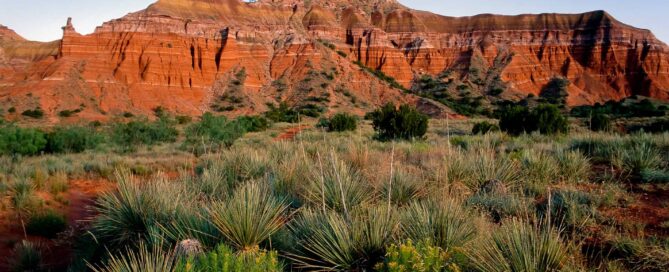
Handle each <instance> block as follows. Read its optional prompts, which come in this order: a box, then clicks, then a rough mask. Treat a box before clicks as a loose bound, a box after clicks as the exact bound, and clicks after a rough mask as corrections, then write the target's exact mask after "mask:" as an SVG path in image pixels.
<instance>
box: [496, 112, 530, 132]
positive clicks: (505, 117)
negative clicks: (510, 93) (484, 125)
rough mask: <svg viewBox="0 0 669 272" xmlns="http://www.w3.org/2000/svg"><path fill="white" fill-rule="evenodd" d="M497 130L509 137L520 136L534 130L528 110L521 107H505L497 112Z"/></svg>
mask: <svg viewBox="0 0 669 272" xmlns="http://www.w3.org/2000/svg"><path fill="white" fill-rule="evenodd" d="M498 115H499V128H500V129H501V130H502V131H504V132H506V133H509V134H511V135H520V134H523V133H526V132H531V131H533V130H535V128H534V124H533V122H532V120H531V118H530V110H529V108H527V107H523V106H517V105H516V106H506V107H504V108H502V109H500V110H499V113H498Z"/></svg>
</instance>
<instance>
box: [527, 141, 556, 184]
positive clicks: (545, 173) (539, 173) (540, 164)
mask: <svg viewBox="0 0 669 272" xmlns="http://www.w3.org/2000/svg"><path fill="white" fill-rule="evenodd" d="M559 171H560V169H559V168H558V163H557V162H556V161H555V159H553V157H552V156H550V155H549V154H547V153H546V152H543V151H534V150H533V149H530V150H526V151H525V152H524V153H523V157H522V173H523V174H522V176H523V179H525V180H526V181H527V182H530V183H540V184H546V183H553V182H557V181H558V174H559Z"/></svg>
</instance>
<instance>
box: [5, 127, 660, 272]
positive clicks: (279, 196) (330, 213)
mask: <svg viewBox="0 0 669 272" xmlns="http://www.w3.org/2000/svg"><path fill="white" fill-rule="evenodd" d="M474 123H475V122H474V121H456V122H453V121H451V123H450V124H448V125H447V124H446V122H445V121H438V120H432V121H431V123H430V130H429V131H428V134H427V137H426V139H425V140H423V141H415V142H409V141H396V142H392V141H389V142H380V141H377V140H375V139H374V132H373V130H372V128H371V126H370V124H367V123H363V124H362V125H361V126H360V127H359V128H358V129H357V130H356V131H352V132H343V133H327V132H324V131H321V130H319V129H316V128H307V129H304V130H299V129H297V130H291V129H292V128H294V127H295V126H296V125H288V124H277V125H275V126H274V127H273V128H271V129H269V130H267V131H263V132H257V133H249V134H246V135H245V136H243V137H242V138H241V139H239V140H237V141H235V142H234V144H232V146H230V147H229V148H227V149H222V151H217V152H214V153H211V152H205V153H204V154H203V155H201V156H195V155H193V154H192V153H191V152H186V151H183V149H181V148H179V147H180V146H181V143H180V142H179V141H180V140H177V141H176V142H174V143H165V144H160V145H157V146H153V147H145V146H143V147H140V148H138V149H137V150H134V151H133V152H132V153H116V152H107V151H106V150H104V149H101V150H93V151H91V150H89V151H86V152H84V153H80V154H64V155H57V156H56V155H43V156H37V157H25V158H11V157H0V193H2V195H3V196H5V197H4V198H3V200H2V206H1V207H0V208H1V209H0V215H1V216H2V218H1V219H2V222H3V224H4V225H6V227H3V229H2V230H1V231H2V232H0V236H1V237H2V239H3V241H2V242H3V247H4V248H9V250H6V251H3V252H0V256H9V257H8V258H7V262H6V263H5V264H3V265H5V266H3V267H7V268H9V269H13V270H15V271H26V270H32V271H49V270H51V271H62V270H65V269H69V270H70V271H86V270H94V271H291V270H309V271H312V270H317V271H342V270H344V271H584V270H585V271H667V270H669V165H668V163H667V162H668V161H669V134H655V135H651V134H633V135H614V134H606V133H592V132H579V131H581V130H579V129H574V130H572V131H575V132H572V133H571V134H569V135H562V136H542V135H538V134H533V135H521V136H518V137H511V136H508V135H506V134H504V133H489V134H486V135H478V136H473V135H469V132H470V131H471V128H472V126H473V124H474ZM289 130H290V131H291V133H290V135H288V137H285V135H283V134H284V132H286V131H289ZM583 131H584V130H583ZM93 188H96V189H95V190H93ZM82 195H83V196H85V197H84V198H81V197H80V196H82ZM82 199H83V200H82ZM86 205H89V206H88V208H86V209H81V207H80V206H86ZM45 211H48V212H45ZM24 231H25V233H24ZM3 254H6V255H3Z"/></svg>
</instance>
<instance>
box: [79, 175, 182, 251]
mask: <svg viewBox="0 0 669 272" xmlns="http://www.w3.org/2000/svg"><path fill="white" fill-rule="evenodd" d="M117 180H118V191H117V192H112V193H107V194H104V195H103V196H101V197H100V198H98V200H97V202H96V206H95V211H96V212H97V213H98V214H99V215H98V216H97V217H96V218H95V219H94V220H93V226H92V228H93V233H94V234H96V235H98V236H99V237H100V238H103V239H105V240H108V241H110V242H111V244H112V245H114V246H127V245H129V244H137V243H138V242H141V241H142V240H144V239H147V238H149V235H150V234H151V232H153V233H154V234H155V231H157V229H158V226H159V225H161V224H167V223H168V222H171V221H173V220H175V219H176V218H179V217H180V216H181V215H183V214H186V213H188V209H189V207H191V201H192V200H191V197H190V196H189V194H188V193H187V192H186V191H185V190H184V187H181V186H179V185H177V184H172V183H170V182H168V181H166V180H162V179H158V180H155V181H150V182H146V183H143V184H139V183H137V182H135V181H134V177H133V176H132V175H131V174H129V173H124V172H118V173H117Z"/></svg>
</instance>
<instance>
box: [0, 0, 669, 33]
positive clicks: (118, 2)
mask: <svg viewBox="0 0 669 272" xmlns="http://www.w3.org/2000/svg"><path fill="white" fill-rule="evenodd" d="M152 2H155V0H0V7H2V8H1V9H0V24H3V25H6V26H9V27H10V28H12V29H14V30H15V31H16V32H18V33H19V34H20V35H22V36H24V37H25V38H27V39H31V40H40V41H50V40H56V39H60V37H61V29H60V27H61V26H63V25H64V24H65V21H66V19H67V17H73V20H74V26H75V28H76V29H77V30H78V31H79V32H80V33H83V34H87V33H90V32H92V31H93V30H94V29H95V27H96V26H98V25H100V24H101V23H102V22H104V21H108V20H110V19H114V18H118V17H121V16H123V15H125V14H126V13H128V12H132V11H137V10H141V9H143V8H145V7H146V6H148V5H149V4H150V3H152ZM400 2H402V3H403V4H405V5H407V6H409V7H411V8H415V9H421V10H429V11H432V12H435V13H439V14H443V15H448V16H468V15H475V14H480V13H496V14H520V13H542V12H559V13H577V12H585V11H592V10H606V11H608V12H610V13H611V14H612V15H613V16H615V17H616V18H617V19H618V20H620V21H622V22H624V23H627V24H630V25H633V26H636V27H641V28H647V29H650V30H652V31H653V32H654V33H655V35H656V36H657V37H658V38H660V39H661V40H663V41H664V42H669V23H668V22H669V20H668V19H667V18H669V0H494V1H493V0H457V1H455V0H454V1H451V0H400Z"/></svg>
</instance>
